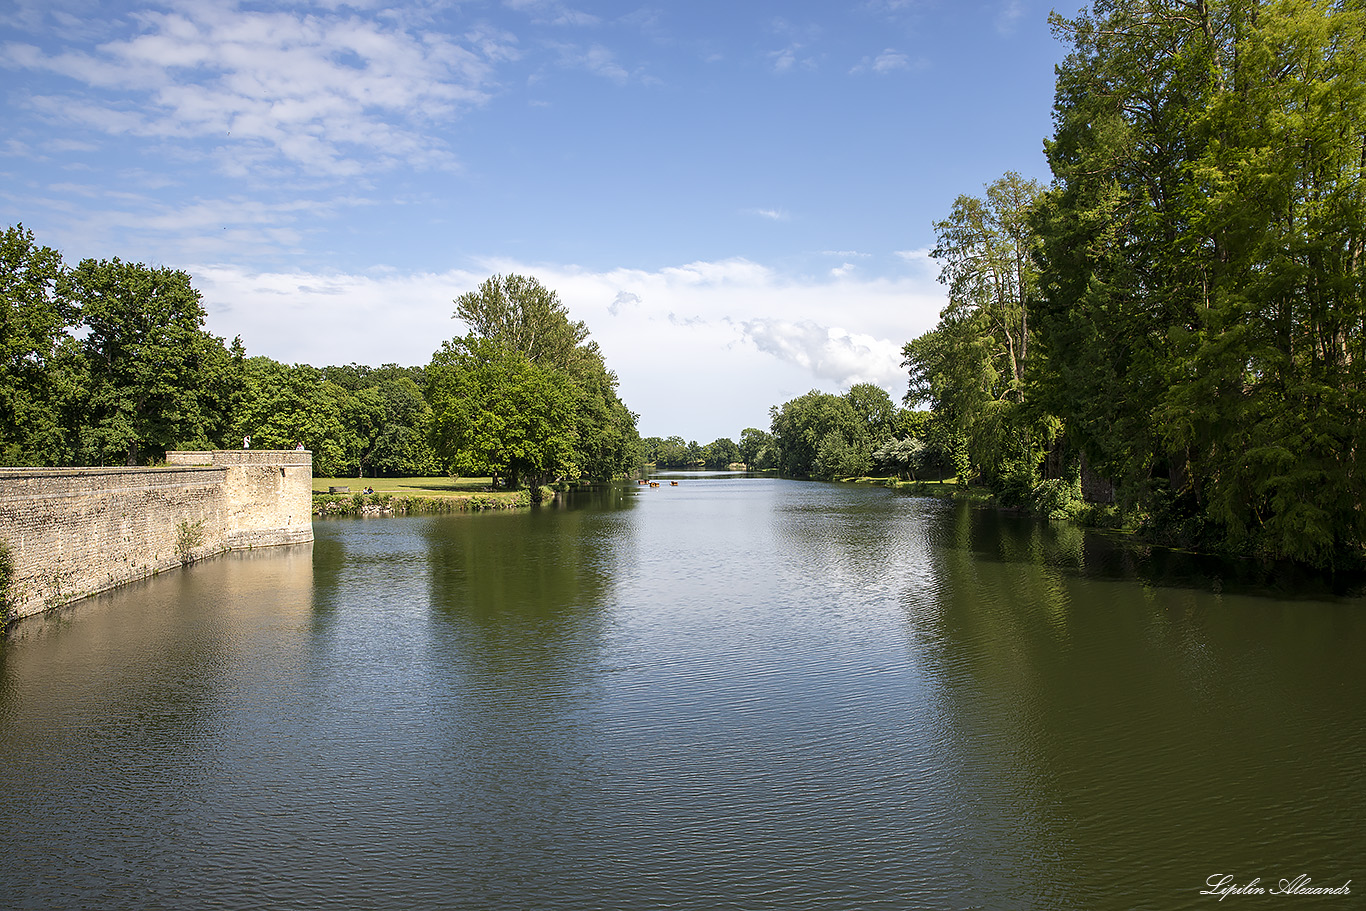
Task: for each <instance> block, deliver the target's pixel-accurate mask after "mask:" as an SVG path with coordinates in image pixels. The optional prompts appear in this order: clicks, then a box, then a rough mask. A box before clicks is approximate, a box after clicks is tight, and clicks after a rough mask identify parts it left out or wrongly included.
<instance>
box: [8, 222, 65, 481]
mask: <svg viewBox="0 0 1366 911" xmlns="http://www.w3.org/2000/svg"><path fill="white" fill-rule="evenodd" d="M62 275H63V267H62V258H61V255H60V254H59V253H58V252H57V251H56V250H53V249H51V248H49V247H40V246H38V245H37V244H36V243H35V241H34V238H33V233H32V232H31V231H26V230H25V229H24V226H23V225H18V226H16V227H12V228H8V229H6V230H5V232H4V233H3V234H0V464H4V465H23V464H40V465H41V464H69V463H70V461H71V459H72V452H71V450H72V445H73V442H72V437H73V433H72V429H71V428H70V426H69V425H70V421H69V420H67V417H66V415H65V413H64V412H65V411H66V410H67V409H68V408H69V406H70V403H72V401H73V400H74V399H75V393H76V390H77V388H78V386H79V383H78V382H77V381H76V380H75V379H74V375H75V373H76V368H77V366H78V363H79V360H78V357H77V355H76V351H75V347H74V343H73V342H72V340H71V339H70V338H69V336H68V334H67V333H68V330H69V329H70V328H71V327H72V326H73V325H75V322H76V314H75V311H74V308H73V307H72V306H71V304H70V301H69V300H68V298H67V297H66V296H64V295H63V294H61V293H59V290H58V284H59V281H60V279H61V277H62Z"/></svg>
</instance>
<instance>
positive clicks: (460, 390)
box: [428, 334, 577, 487]
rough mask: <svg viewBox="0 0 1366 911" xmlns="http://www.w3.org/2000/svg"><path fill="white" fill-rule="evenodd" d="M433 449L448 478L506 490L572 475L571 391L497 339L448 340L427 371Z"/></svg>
mask: <svg viewBox="0 0 1366 911" xmlns="http://www.w3.org/2000/svg"><path fill="white" fill-rule="evenodd" d="M428 382H429V392H428V394H429V398H430V401H431V404H432V412H433V415H434V417H433V422H432V439H433V446H434V448H435V450H436V452H437V455H438V457H439V458H440V459H441V460H442V461H443V462H444V463H445V465H446V466H447V467H448V469H449V470H450V471H451V473H452V474H457V475H461V474H463V475H485V474H487V475H492V476H493V477H494V478H495V479H499V478H501V479H504V480H505V481H506V482H507V484H508V486H509V487H516V486H518V485H519V484H520V483H521V481H523V480H527V481H529V482H530V483H531V484H533V485H535V486H539V485H540V484H541V483H543V482H544V481H545V480H546V479H548V478H553V477H554V476H556V475H557V474H561V473H563V474H568V475H577V468H576V466H575V465H574V463H573V457H574V452H575V448H574V447H575V442H576V440H575V426H576V422H575V416H576V415H575V404H576V397H577V396H576V392H577V390H576V389H575V388H574V386H573V384H572V382H571V381H570V379H569V377H568V376H566V375H565V374H564V373H562V372H560V371H557V370H554V369H552V368H548V367H541V366H538V365H536V364H534V363H532V362H531V361H530V360H528V359H527V357H526V356H525V355H523V354H522V353H521V352H518V351H515V350H513V349H511V348H509V347H507V346H505V345H504V344H502V343H501V342H500V341H497V340H491V339H485V338H480V337H478V336H476V335H473V334H470V335H467V336H465V337H464V338H463V339H457V340H455V341H453V342H446V343H444V344H443V346H442V349H441V350H440V351H438V352H437V353H436V355H435V356H434V357H433V358H432V363H431V366H430V367H429V368H428Z"/></svg>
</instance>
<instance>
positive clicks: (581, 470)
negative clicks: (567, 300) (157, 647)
mask: <svg viewBox="0 0 1366 911" xmlns="http://www.w3.org/2000/svg"><path fill="white" fill-rule="evenodd" d="M455 304H456V312H455V317H456V318H457V319H460V320H462V321H464V322H465V323H466V324H467V325H468V326H469V327H470V329H471V333H470V337H471V338H481V339H485V340H489V341H494V342H496V343H497V344H498V345H499V346H500V347H502V348H504V349H506V350H507V351H509V352H513V353H516V354H518V355H520V356H521V357H523V358H525V359H526V361H527V362H528V363H529V364H531V365H533V366H534V367H535V368H537V370H540V371H549V372H552V373H554V374H556V375H557V376H559V377H560V378H561V379H563V380H564V381H565V382H566V383H567V384H568V388H569V389H570V391H571V393H572V395H571V397H570V399H569V400H568V402H569V406H570V407H571V409H572V414H571V415H570V417H571V418H572V421H573V432H572V434H571V435H570V439H571V441H572V447H573V452H572V455H570V456H567V457H565V458H563V459H559V460H558V462H557V464H558V465H559V468H558V469H557V470H559V471H561V472H563V473H566V474H567V475H568V476H571V477H579V476H583V477H588V478H593V479H598V480H606V479H608V478H611V477H613V476H615V475H618V474H622V473H624V472H627V471H631V470H633V469H634V468H636V467H637V463H638V448H639V447H638V443H639V438H640V436H639V433H638V432H637V430H636V415H635V414H634V413H633V412H631V411H630V409H628V408H627V407H626V406H625V405H624V404H623V403H622V401H621V399H620V398H619V397H618V395H617V377H616V374H614V373H613V372H612V371H610V370H608V369H607V365H606V363H605V362H604V360H603V357H602V352H601V350H600V349H599V348H598V346H597V343H596V342H592V341H590V340H589V339H588V328H587V327H586V326H585V325H584V324H583V323H582V322H579V321H575V320H571V319H570V318H569V312H568V310H567V309H566V308H565V306H564V304H563V303H561V301H560V299H559V296H558V295H556V294H555V292H554V291H550V290H548V289H547V288H545V287H544V286H543V285H542V284H541V283H540V282H538V281H537V280H536V279H534V278H528V277H525V276H521V275H508V276H502V275H495V276H493V277H492V278H490V279H488V280H487V281H485V282H484V283H483V284H482V285H480V286H479V289H478V290H477V291H473V292H470V293H468V294H463V295H461V296H460V297H459V298H457V299H456V301H455ZM431 388H434V387H432V386H431V385H430V384H429V389H431ZM547 388H550V387H547ZM555 388H558V386H556V387H555ZM432 404H433V410H434V412H435V411H438V410H439V409H437V408H436V403H435V401H433V403H432ZM552 473H554V472H552ZM514 477H515V476H514Z"/></svg>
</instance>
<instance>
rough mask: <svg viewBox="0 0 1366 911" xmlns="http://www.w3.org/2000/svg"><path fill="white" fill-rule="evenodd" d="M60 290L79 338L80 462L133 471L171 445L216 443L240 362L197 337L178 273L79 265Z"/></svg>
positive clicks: (198, 307)
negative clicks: (75, 315)
mask: <svg viewBox="0 0 1366 911" xmlns="http://www.w3.org/2000/svg"><path fill="white" fill-rule="evenodd" d="M59 286H60V293H62V294H63V295H65V296H67V297H68V298H69V299H70V300H71V301H72V303H73V304H74V305H75V306H76V307H78V308H79V312H80V319H81V324H82V326H83V328H85V329H86V330H87V332H86V335H85V338H84V339H83V340H82V341H81V350H82V354H83V361H84V365H85V376H84V378H83V379H84V383H85V385H86V390H85V396H84V405H85V419H84V422H83V427H82V428H81V451H82V454H83V456H84V457H85V458H86V459H88V460H90V461H91V462H94V463H97V464H104V463H106V462H110V461H113V462H122V463H125V464H128V465H135V464H138V462H139V461H142V460H145V459H160V458H164V456H165V452H166V450H167V449H170V448H174V447H176V446H178V445H181V446H188V447H192V448H194V447H197V448H202V447H207V446H211V445H214V444H216V443H221V442H222V439H223V435H224V431H225V429H226V427H227V424H228V421H229V419H230V413H231V401H230V398H229V392H230V390H231V389H233V388H234V387H235V386H236V385H237V383H236V369H237V367H238V366H239V365H240V361H238V360H236V359H235V358H234V356H233V355H232V354H230V353H229V352H228V350H227V349H226V348H225V346H224V344H223V341H222V340H221V339H218V338H215V337H213V336H211V335H209V334H208V333H207V332H204V331H203V329H202V326H203V323H204V316H205V314H204V307H203V305H202V304H201V303H200V296H199V292H198V291H196V290H195V289H194V288H193V287H192V286H191V284H190V276H189V275H188V274H187V273H185V272H182V271H179V270H175V269H169V268H164V267H162V268H153V267H150V266H145V265H142V264H141V263H124V262H121V261H120V260H118V259H113V260H105V261H97V260H93V259H86V260H83V261H82V262H81V263H80V264H79V265H78V266H76V268H75V269H73V270H71V271H70V272H69V273H67V274H65V275H63V277H62V280H61V282H60V283H59Z"/></svg>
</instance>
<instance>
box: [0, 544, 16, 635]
mask: <svg viewBox="0 0 1366 911" xmlns="http://www.w3.org/2000/svg"><path fill="white" fill-rule="evenodd" d="M13 584H14V555H13V554H12V553H10V549H9V544H8V543H6V542H4V541H0V630H3V629H4V627H5V625H6V624H7V623H9V621H10V620H11V619H12V618H13V613H14V592H13V591H12V586H13Z"/></svg>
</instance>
